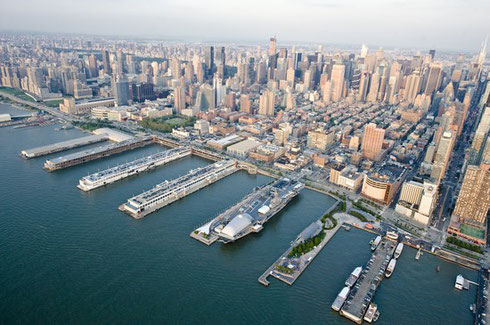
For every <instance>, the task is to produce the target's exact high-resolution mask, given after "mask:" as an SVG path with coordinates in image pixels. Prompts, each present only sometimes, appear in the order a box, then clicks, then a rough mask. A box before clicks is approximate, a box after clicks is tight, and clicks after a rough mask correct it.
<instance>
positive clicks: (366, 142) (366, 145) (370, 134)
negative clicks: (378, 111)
mask: <svg viewBox="0 0 490 325" xmlns="http://www.w3.org/2000/svg"><path fill="white" fill-rule="evenodd" d="M384 137H385V130H384V129H382V128H377V127H376V124H374V123H369V124H368V125H366V126H365V127H364V133H363V135H362V144H361V150H362V154H363V156H364V157H365V158H367V159H370V160H376V161H377V160H379V159H380V158H381V150H382V148H383V140H384Z"/></svg>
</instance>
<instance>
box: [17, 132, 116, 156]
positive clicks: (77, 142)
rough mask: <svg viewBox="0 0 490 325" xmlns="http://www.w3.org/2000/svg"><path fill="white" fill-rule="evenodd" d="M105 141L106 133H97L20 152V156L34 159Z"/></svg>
mask: <svg viewBox="0 0 490 325" xmlns="http://www.w3.org/2000/svg"><path fill="white" fill-rule="evenodd" d="M106 140H109V135H108V134H107V133H99V134H95V135H89V136H86V137H81V138H77V139H73V140H67V141H63V142H57V143H53V144H48V145H46V146H41V147H37V148H32V149H26V150H22V151H21V155H22V156H23V157H25V158H34V157H39V156H44V155H49V154H51V153H55V152H59V151H63V150H68V149H73V148H77V147H81V146H85V145H88V144H92V143H97V142H101V141H106Z"/></svg>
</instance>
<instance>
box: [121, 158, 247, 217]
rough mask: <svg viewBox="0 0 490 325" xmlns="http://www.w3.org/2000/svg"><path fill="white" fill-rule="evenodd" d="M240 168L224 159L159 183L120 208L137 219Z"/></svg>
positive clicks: (233, 162) (231, 161)
mask: <svg viewBox="0 0 490 325" xmlns="http://www.w3.org/2000/svg"><path fill="white" fill-rule="evenodd" d="M237 170H238V167H237V166H236V162H235V161H234V160H222V161H218V162H216V163H214V164H211V165H208V166H206V167H202V168H197V169H194V170H191V171H190V172H189V173H187V174H186V175H184V176H181V177H179V178H177V179H174V180H171V181H164V182H163V183H160V184H157V185H156V186H155V187H154V188H152V189H151V190H149V191H146V192H143V193H142V194H139V195H137V196H134V197H132V198H130V199H128V201H127V202H126V203H124V204H122V205H120V206H119V210H121V211H123V212H125V213H127V214H129V215H130V216H131V217H133V218H135V219H141V218H143V217H144V216H146V215H148V214H149V213H151V212H153V211H156V210H158V209H160V208H163V207H165V206H167V205H169V204H170V203H172V202H175V201H177V200H179V199H181V198H183V197H185V196H187V195H189V194H191V193H194V192H195V191H198V190H200V189H201V188H203V187H206V186H208V185H210V184H212V183H214V182H217V181H218V180H220V179H222V178H224V177H226V176H228V175H231V174H233V173H234V172H236V171H237Z"/></svg>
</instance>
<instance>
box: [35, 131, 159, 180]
mask: <svg viewBox="0 0 490 325" xmlns="http://www.w3.org/2000/svg"><path fill="white" fill-rule="evenodd" d="M151 143H153V139H152V138H151V137H142V138H132V139H130V140H125V141H121V142H118V143H111V144H107V145H104V146H99V147H96V148H93V149H88V150H83V151H79V152H75V153H73V154H69V155H66V156H61V157H58V158H54V159H48V160H46V162H45V163H44V168H45V169H46V170H47V171H50V172H51V171H54V170H58V169H63V168H67V167H71V166H75V165H79V164H83V163H85V162H87V161H91V160H95V159H99V158H103V157H108V156H110V155H113V154H116V153H120V152H123V151H127V150H132V149H135V148H139V147H143V146H146V145H149V144H151Z"/></svg>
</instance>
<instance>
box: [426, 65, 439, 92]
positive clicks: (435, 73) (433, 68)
mask: <svg viewBox="0 0 490 325" xmlns="http://www.w3.org/2000/svg"><path fill="white" fill-rule="evenodd" d="M441 78H442V67H441V65H440V64H431V65H430V70H429V75H428V76H427V83H426V84H425V90H424V94H425V95H426V96H432V94H433V93H434V91H436V90H437V89H438V88H439V86H440V84H441Z"/></svg>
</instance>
